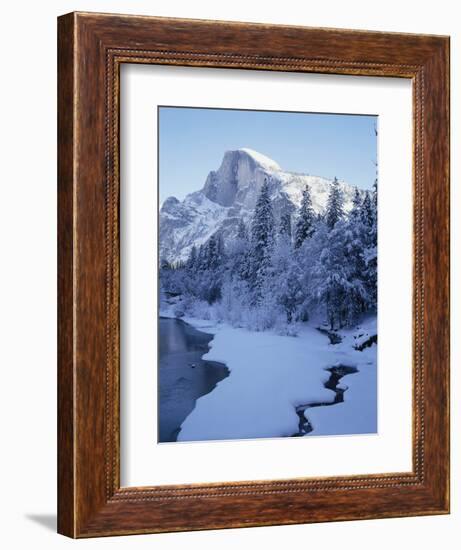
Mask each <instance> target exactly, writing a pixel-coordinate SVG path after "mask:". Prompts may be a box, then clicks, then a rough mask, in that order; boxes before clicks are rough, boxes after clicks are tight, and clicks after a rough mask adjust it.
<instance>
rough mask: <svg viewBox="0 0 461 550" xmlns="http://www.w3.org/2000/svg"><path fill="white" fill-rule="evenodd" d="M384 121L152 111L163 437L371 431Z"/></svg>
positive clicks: (254, 112)
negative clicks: (155, 114)
mask: <svg viewBox="0 0 461 550" xmlns="http://www.w3.org/2000/svg"><path fill="white" fill-rule="evenodd" d="M377 136H378V117H377V116H374V115H365V114H359V115H357V114H326V113H304V112H285V111H283V112H282V111H259V110H239V109H211V108H190V107H176V106H159V107H158V158H159V164H158V166H159V169H158V193H159V237H158V258H159V308H158V316H159V318H158V343H159V345H158V347H159V349H158V356H159V363H158V378H157V379H158V388H157V391H158V442H159V443H167V442H186V441H210V440H238V439H254V438H279V437H285V438H286V437H305V436H308V437H312V436H338V435H355V434H375V433H377V344H378V336H377V312H378V300H377V266H378V254H377V250H378V248H377V244H378V223H377V222H378V160H377V157H378V155H377Z"/></svg>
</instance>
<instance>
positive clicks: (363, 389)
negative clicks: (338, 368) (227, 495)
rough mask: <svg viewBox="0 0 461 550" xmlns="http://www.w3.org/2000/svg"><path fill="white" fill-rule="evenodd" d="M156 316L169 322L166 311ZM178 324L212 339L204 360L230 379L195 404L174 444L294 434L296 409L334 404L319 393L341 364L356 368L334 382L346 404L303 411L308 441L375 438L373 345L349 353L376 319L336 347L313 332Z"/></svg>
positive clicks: (207, 323)
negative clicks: (361, 436) (280, 332)
mask: <svg viewBox="0 0 461 550" xmlns="http://www.w3.org/2000/svg"><path fill="white" fill-rule="evenodd" d="M161 315H162V316H172V314H171V312H169V311H162V312H161ZM183 320H184V321H186V322H188V323H190V324H192V325H193V326H195V327H196V328H198V329H200V330H203V331H204V332H208V333H211V334H214V335H215V336H214V339H213V340H212V342H211V349H210V351H209V352H208V353H207V354H205V355H204V356H203V358H204V359H208V360H213V361H219V362H222V363H225V364H226V365H227V367H228V368H229V370H230V371H231V372H230V376H229V377H228V378H226V379H224V380H222V381H221V382H219V383H218V385H217V386H216V388H215V389H214V390H213V391H212V392H211V393H209V394H207V395H204V396H202V397H201V398H199V399H198V400H197V403H196V406H195V409H194V410H193V411H192V412H191V414H190V415H189V416H188V417H187V418H186V420H185V421H184V422H183V424H182V426H181V431H180V433H179V436H178V441H194V440H213V439H219V440H223V439H247V438H261V437H283V436H291V435H293V434H295V433H297V432H298V426H299V418H298V415H297V414H296V407H297V406H299V405H303V404H312V403H318V402H322V403H332V402H333V401H334V399H335V392H333V391H332V390H329V389H327V388H325V387H324V384H325V382H326V381H327V380H328V379H329V377H330V372H329V371H327V370H325V369H326V368H327V367H332V366H335V365H340V364H342V365H348V366H356V367H357V368H358V370H359V372H358V373H356V374H351V375H348V376H346V377H344V378H343V379H342V380H341V381H340V384H341V387H344V388H346V387H347V388H348V389H347V390H346V391H345V393H344V403H339V404H334V405H332V406H322V407H315V408H309V409H307V410H306V412H305V414H306V416H307V417H308V419H309V421H310V423H311V424H312V426H313V431H312V432H310V434H308V436H309V437H311V436H315V435H331V434H357V433H374V432H376V430H377V424H376V408H377V404H376V395H377V391H376V345H372V346H371V347H367V348H365V349H364V350H363V351H357V350H355V349H354V345H355V344H356V343H357V341H358V340H360V342H363V340H364V337H366V335H367V334H370V335H371V334H376V319H375V318H370V319H368V320H367V321H366V322H365V323H362V324H361V326H360V330H357V328H356V329H354V330H349V331H343V332H341V335H342V336H343V341H342V342H341V343H340V344H337V345H331V344H329V339H328V337H327V336H326V335H325V334H322V333H320V332H319V331H318V330H317V329H316V328H315V326H303V327H302V328H301V329H300V332H299V335H298V336H297V337H291V336H281V335H278V334H275V333H274V332H269V331H267V332H253V331H249V330H246V329H242V328H233V327H230V326H228V325H224V324H216V323H214V322H212V321H204V320H198V319H193V318H189V317H183ZM358 335H361V336H360V338H359V339H358V338H357V336H358Z"/></svg>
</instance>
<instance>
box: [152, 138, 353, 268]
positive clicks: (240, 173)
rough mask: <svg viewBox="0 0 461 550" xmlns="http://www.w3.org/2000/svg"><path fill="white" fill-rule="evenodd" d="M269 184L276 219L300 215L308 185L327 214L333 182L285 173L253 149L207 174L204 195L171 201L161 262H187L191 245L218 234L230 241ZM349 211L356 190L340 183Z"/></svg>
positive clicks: (230, 154) (163, 221)
mask: <svg viewBox="0 0 461 550" xmlns="http://www.w3.org/2000/svg"><path fill="white" fill-rule="evenodd" d="M264 181H267V183H268V185H269V192H270V196H271V199H272V205H273V210H274V214H275V217H276V219H277V220H278V219H279V218H280V215H281V214H282V213H284V212H295V210H296V208H298V207H299V205H300V203H301V196H302V191H303V189H304V188H305V186H306V185H309V188H310V191H311V196H312V204H313V207H314V210H315V211H316V212H318V213H321V212H323V211H324V210H325V207H326V203H327V200H328V194H329V190H330V186H331V183H332V180H329V179H326V178H322V177H318V176H310V175H307V174H298V173H295V172H286V171H284V170H283V169H282V168H280V166H279V165H278V164H277V163H276V162H275V161H273V160H271V159H270V158H268V157H266V156H264V155H262V154H261V153H258V152H256V151H253V150H251V149H237V150H235V151H227V152H226V153H225V154H224V157H223V160H222V163H221V166H220V167H219V169H218V170H213V171H211V172H210V173H209V174H208V177H207V179H206V181H205V185H204V186H203V188H202V189H201V190H200V191H195V192H194V193H191V194H189V195H187V197H186V198H185V199H184V200H183V201H179V200H178V199H176V198H175V197H169V198H168V199H166V200H165V202H164V203H163V205H162V207H161V209H160V222H159V226H160V258H161V259H162V260H167V261H169V262H177V261H180V260H186V259H187V258H188V256H189V254H190V251H191V248H192V246H194V245H195V246H197V247H198V246H200V245H201V244H203V243H205V242H206V241H207V240H208V239H209V238H210V237H211V235H213V234H214V233H216V232H217V231H220V232H222V234H223V236H224V239H225V241H227V240H228V239H232V238H233V237H235V235H236V231H237V227H238V223H239V220H240V219H243V220H244V221H245V222H246V223H247V224H249V223H250V220H251V217H252V215H253V211H254V208H255V205H256V201H257V199H258V196H259V193H260V191H261V187H262V185H263V183H264ZM340 187H341V190H342V192H343V194H344V199H345V210H346V211H348V210H349V209H350V208H351V207H352V198H353V195H354V187H352V186H351V185H348V184H346V183H344V182H340Z"/></svg>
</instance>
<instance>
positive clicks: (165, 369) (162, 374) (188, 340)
mask: <svg viewBox="0 0 461 550" xmlns="http://www.w3.org/2000/svg"><path fill="white" fill-rule="evenodd" d="M212 339H213V336H212V335H210V334H205V333H204V332H200V331H198V330H196V329H195V328H194V327H192V326H191V325H188V324H187V323H185V322H184V321H181V320H180V319H169V318H165V317H160V319H159V369H158V434H159V435H158V441H159V443H164V442H168V441H176V438H177V436H178V433H179V431H180V426H181V424H182V423H183V422H184V420H185V419H186V417H187V416H188V415H189V414H190V413H191V412H192V410H193V409H194V407H195V402H196V400H197V399H198V398H199V397H201V396H202V395H205V394H207V393H209V392H210V391H212V390H213V389H214V388H215V387H216V384H217V383H218V382H219V381H221V380H223V379H224V378H226V377H227V376H229V370H228V369H227V367H226V366H225V365H224V364H222V363H217V362H216V361H204V360H203V359H201V357H202V355H204V354H205V353H206V352H207V351H208V349H209V346H208V344H209V342H210V341H211V340H212Z"/></svg>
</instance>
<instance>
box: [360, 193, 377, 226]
mask: <svg viewBox="0 0 461 550" xmlns="http://www.w3.org/2000/svg"><path fill="white" fill-rule="evenodd" d="M360 217H361V219H362V222H363V223H364V225H366V226H367V227H371V226H372V225H373V218H374V215H373V205H372V203H371V198H370V193H369V192H368V191H366V192H365V198H364V199H363V202H362V208H361V212H360Z"/></svg>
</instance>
